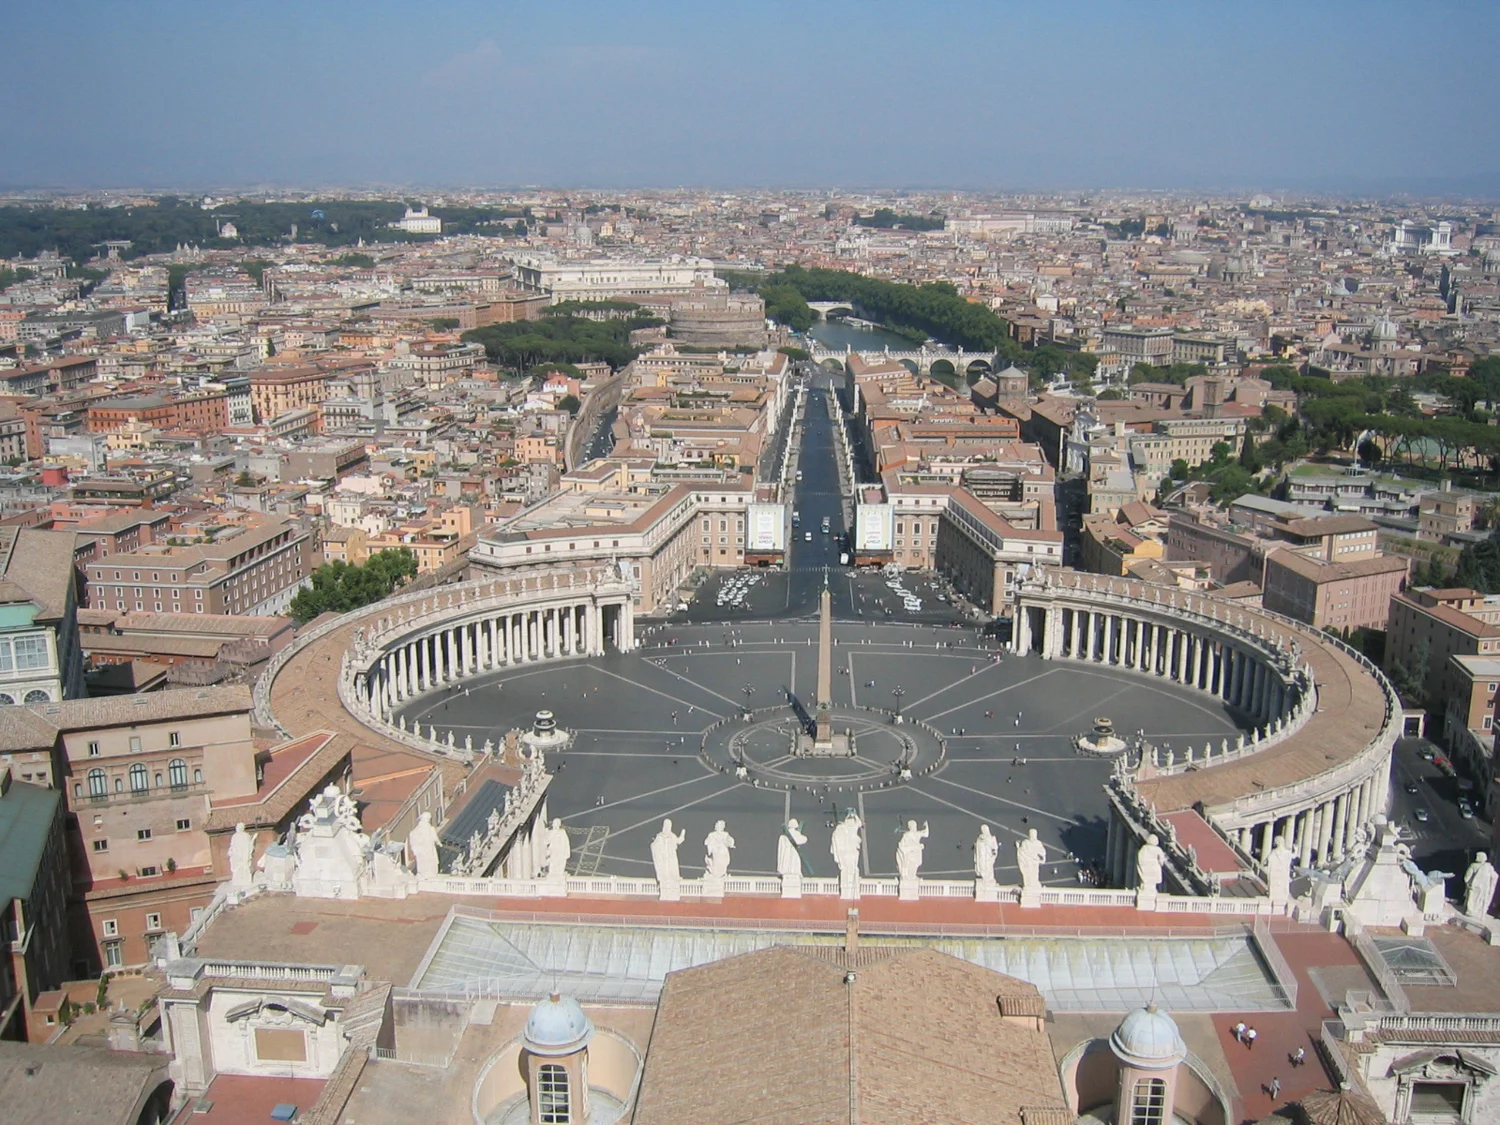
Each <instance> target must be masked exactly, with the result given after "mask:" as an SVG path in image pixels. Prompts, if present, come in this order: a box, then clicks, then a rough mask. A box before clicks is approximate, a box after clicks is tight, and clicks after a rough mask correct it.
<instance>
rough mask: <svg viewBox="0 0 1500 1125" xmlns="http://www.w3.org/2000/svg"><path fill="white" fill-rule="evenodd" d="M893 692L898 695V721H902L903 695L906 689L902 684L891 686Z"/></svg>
mask: <svg viewBox="0 0 1500 1125" xmlns="http://www.w3.org/2000/svg"><path fill="white" fill-rule="evenodd" d="M891 694H892V695H893V696H895V697H896V722H898V723H899V722H901V721H902V720H901V697H902V696H903V695H905V694H906V689H905V688H904V687H902V686H901V685H900V684H897V685H896V686H895V687H893V688H891Z"/></svg>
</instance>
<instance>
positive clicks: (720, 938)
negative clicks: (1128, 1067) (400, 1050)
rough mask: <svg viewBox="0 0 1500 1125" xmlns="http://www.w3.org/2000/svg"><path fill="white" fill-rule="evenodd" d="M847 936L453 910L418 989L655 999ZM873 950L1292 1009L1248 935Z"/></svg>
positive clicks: (1092, 985)
mask: <svg viewBox="0 0 1500 1125" xmlns="http://www.w3.org/2000/svg"><path fill="white" fill-rule="evenodd" d="M842 943H843V935H841V934H831V933H822V934H816V933H797V932H787V931H784V930H778V931H764V930H731V929H724V930H716V929H709V928H691V927H684V926H651V925H639V926H630V925H603V924H583V925H565V924H557V923H546V922H532V921H514V920H507V919H503V918H500V917H495V918H491V917H486V916H484V915H483V914H482V913H480V912H475V913H458V912H455V913H454V914H453V915H452V916H451V917H450V918H449V919H448V921H447V922H446V923H445V924H444V926H443V928H442V929H441V930H440V931H439V932H438V935H437V937H436V938H435V939H434V941H433V945H432V947H431V949H430V950H429V951H428V955H427V957H426V958H425V959H424V961H423V963H422V965H421V967H420V968H418V970H417V972H416V974H415V976H414V978H413V980H412V983H411V987H412V988H414V989H419V990H423V991H437V992H458V993H466V994H471V995H484V996H493V997H499V998H516V999H522V998H528V997H529V998H535V997H536V996H539V995H542V994H545V993H547V992H549V991H560V992H563V993H565V994H567V995H570V996H572V997H574V998H575V999H577V1000H578V1001H580V1002H581V1003H590V1002H595V1003H602V1002H608V1001H611V1000H613V1001H621V1000H626V1001H628V1000H636V1001H643V1002H654V1001H655V1000H656V997H657V995H658V994H659V993H660V991H661V985H662V981H663V980H664V979H665V977H666V975H667V974H668V973H669V972H673V971H674V970H677V969H685V968H689V967H691V966H694V965H702V964H707V963H708V962H710V961H717V960H721V959H722V958H725V957H732V956H735V955H736V954H740V953H749V952H752V951H753V950H757V949H763V948H766V947H767V946H771V945H782V944H795V945H831V946H838V945H842ZM860 945H861V948H864V947H867V946H874V947H879V946H930V947H932V948H934V949H939V950H942V951H943V952H945V953H949V954H952V955H953V956H955V957H961V958H963V959H964V960H966V961H970V962H972V963H973V964H976V965H982V966H984V967H985V968H988V969H994V970H995V971H996V972H1001V973H1005V974H1007V975H1009V976H1014V977H1019V978H1020V979H1022V980H1026V981H1030V982H1031V983H1032V984H1034V985H1036V986H1037V988H1038V989H1040V990H1041V993H1042V995H1043V996H1044V997H1045V998H1046V1001H1047V1006H1048V1007H1049V1008H1052V1009H1053V1010H1056V1011H1111V1012H1112V1011H1124V1010H1126V1009H1129V1008H1136V1007H1141V1006H1143V1005H1145V1004H1146V1003H1148V1002H1150V1001H1152V1000H1155V1001H1156V1003H1158V1004H1160V1005H1161V1006H1162V1007H1164V1008H1167V1009H1168V1010H1169V1011H1177V1012H1191V1011H1223V1010H1226V1009H1233V1010H1238V1011H1279V1010H1285V1009H1286V1008H1287V1006H1288V1005H1287V1004H1286V1002H1285V998H1284V997H1283V995H1282V992H1281V990H1280V988H1279V987H1278V986H1277V985H1276V982H1275V980H1274V978H1273V977H1272V975H1271V973H1270V971H1269V970H1268V969H1267V967H1266V965H1265V964H1264V963H1263V961H1262V960H1261V958H1260V955H1259V954H1258V953H1257V952H1256V950H1255V948H1254V946H1253V944H1252V943H1251V941H1250V937H1249V935H1248V934H1228V935H1224V934H1219V935H1212V936H1203V937H1132V938H1104V937H1067V936H1059V937H1022V938H1012V937H975V938H956V937H935V938H907V937H884V936H879V935H863V934H862V935H861V936H860Z"/></svg>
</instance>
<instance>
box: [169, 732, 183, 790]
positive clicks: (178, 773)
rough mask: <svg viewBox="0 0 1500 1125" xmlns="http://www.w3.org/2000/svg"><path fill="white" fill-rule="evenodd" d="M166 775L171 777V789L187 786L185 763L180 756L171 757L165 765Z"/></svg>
mask: <svg viewBox="0 0 1500 1125" xmlns="http://www.w3.org/2000/svg"><path fill="white" fill-rule="evenodd" d="M174 737H175V736H174ZM173 745H174V746H175V745H176V743H173ZM167 775H168V776H169V777H170V778H171V779H172V788H173V789H186V788H187V783H188V780H187V763H186V762H184V761H183V760H182V759H181V758H173V759H172V761H171V762H170V763H169V764H168V766H167Z"/></svg>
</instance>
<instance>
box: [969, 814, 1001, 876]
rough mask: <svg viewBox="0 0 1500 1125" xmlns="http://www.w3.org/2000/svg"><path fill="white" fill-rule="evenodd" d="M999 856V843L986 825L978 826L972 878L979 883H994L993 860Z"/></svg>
mask: <svg viewBox="0 0 1500 1125" xmlns="http://www.w3.org/2000/svg"><path fill="white" fill-rule="evenodd" d="M999 856H1000V841H999V840H997V839H995V835H994V833H992V832H991V831H990V826H989V825H988V824H981V825H980V826H979V835H978V836H976V837H975V838H974V878H976V879H978V880H979V881H980V882H981V883H993V882H994V881H995V860H996V859H998V858H999Z"/></svg>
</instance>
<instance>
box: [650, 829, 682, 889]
mask: <svg viewBox="0 0 1500 1125" xmlns="http://www.w3.org/2000/svg"><path fill="white" fill-rule="evenodd" d="M686 839H687V832H686V831H683V832H673V831H672V822H671V820H664V821H662V822H661V831H660V832H658V833H657V834H656V836H655V838H654V839H653V840H652V841H651V863H652V865H653V866H654V867H655V868H656V881H657V882H658V883H660V884H661V885H662V886H663V887H671V888H674V889H675V888H677V887H678V886H680V885H681V884H682V872H681V870H680V869H679V868H678V866H677V849H678V847H679V846H680V845H681V844H682V842H683V841H684V840H686Z"/></svg>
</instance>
